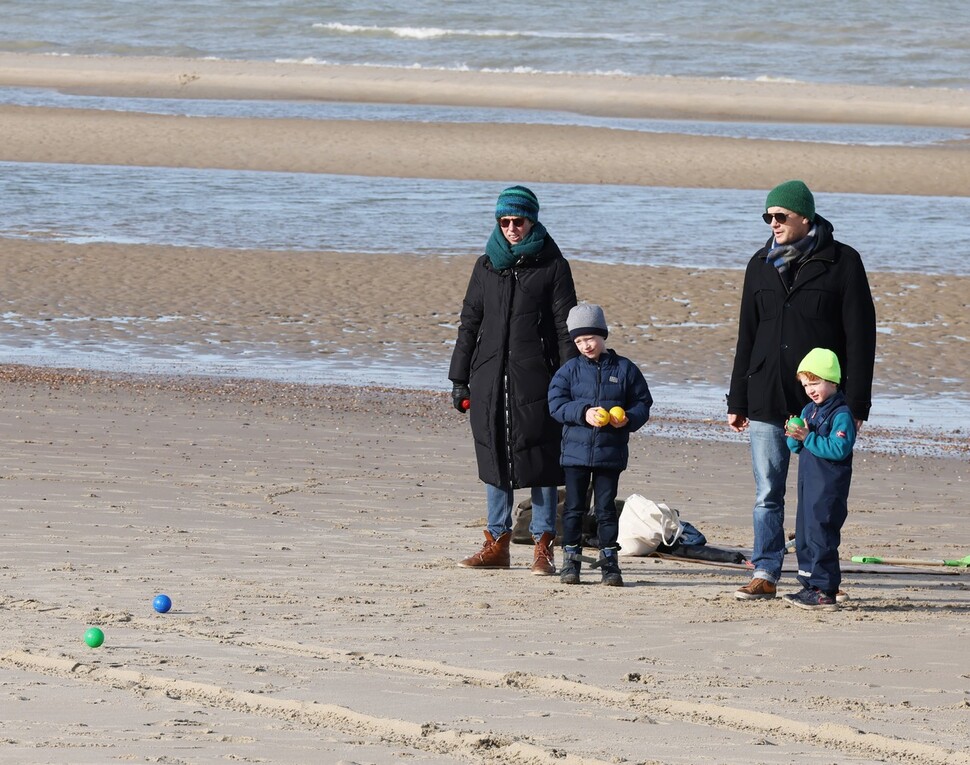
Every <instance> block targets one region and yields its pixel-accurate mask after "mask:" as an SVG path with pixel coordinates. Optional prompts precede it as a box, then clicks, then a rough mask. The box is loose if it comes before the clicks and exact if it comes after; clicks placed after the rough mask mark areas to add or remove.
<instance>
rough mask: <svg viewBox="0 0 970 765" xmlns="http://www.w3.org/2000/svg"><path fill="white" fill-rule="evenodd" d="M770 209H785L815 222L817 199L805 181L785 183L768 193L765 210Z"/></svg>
mask: <svg viewBox="0 0 970 765" xmlns="http://www.w3.org/2000/svg"><path fill="white" fill-rule="evenodd" d="M769 207H784V208H785V209H786V210H791V211H792V212H793V213H798V214H799V215H804V216H805V217H806V218H808V219H809V220H810V221H814V220H815V197H813V196H812V192H811V191H809V190H808V186H806V185H805V182H804V181H785V182H784V183H780V184H778V185H777V186H775V187H774V188H773V189H772V190H771V191H769V192H768V198H767V199H766V200H765V210H767V209H768V208H769Z"/></svg>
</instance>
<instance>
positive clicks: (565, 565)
mask: <svg viewBox="0 0 970 765" xmlns="http://www.w3.org/2000/svg"><path fill="white" fill-rule="evenodd" d="M562 549H563V553H562V566H561V567H560V569H559V581H560V582H562V583H563V584H579V568H580V566H582V565H583V564H582V561H581V560H580V555H582V552H583V548H581V547H579V546H577V545H566V546H565V547H563V548H562Z"/></svg>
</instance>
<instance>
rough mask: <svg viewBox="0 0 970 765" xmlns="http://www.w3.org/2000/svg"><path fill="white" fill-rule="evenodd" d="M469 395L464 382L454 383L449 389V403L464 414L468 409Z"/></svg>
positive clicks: (469, 392)
mask: <svg viewBox="0 0 970 765" xmlns="http://www.w3.org/2000/svg"><path fill="white" fill-rule="evenodd" d="M471 395H472V394H471V391H470V390H468V386H467V385H466V384H465V383H455V387H453V388H452V389H451V403H452V405H453V406H454V407H455V409H457V410H458V411H459V412H461V413H462V414H464V413H465V412H467V411H468V406H469V403H470V401H471Z"/></svg>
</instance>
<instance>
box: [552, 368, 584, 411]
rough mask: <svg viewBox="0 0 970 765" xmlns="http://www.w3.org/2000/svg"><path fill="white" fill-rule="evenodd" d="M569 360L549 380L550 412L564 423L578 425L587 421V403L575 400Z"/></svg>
mask: <svg viewBox="0 0 970 765" xmlns="http://www.w3.org/2000/svg"><path fill="white" fill-rule="evenodd" d="M569 366H570V365H569V362H567V363H566V364H565V365H564V366H561V367H559V369H558V370H557V371H556V373H555V374H554V375H553V376H552V380H551V381H550V382H549V414H551V415H552V418H553V419H554V420H555V421H556V422H560V423H562V424H563V425H576V424H579V423H585V422H586V409H587V408H588V407H587V405H586V404H583V403H580V402H578V401H573V394H572V385H571V384H570V382H569Z"/></svg>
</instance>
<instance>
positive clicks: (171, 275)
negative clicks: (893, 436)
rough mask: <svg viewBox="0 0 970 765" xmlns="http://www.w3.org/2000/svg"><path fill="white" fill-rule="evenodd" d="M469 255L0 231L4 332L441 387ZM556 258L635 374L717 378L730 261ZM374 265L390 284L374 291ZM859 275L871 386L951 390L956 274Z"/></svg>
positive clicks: (736, 273) (962, 354)
mask: <svg viewBox="0 0 970 765" xmlns="http://www.w3.org/2000/svg"><path fill="white" fill-rule="evenodd" d="M475 259H476V257H475V256H467V257H466V256H455V257H446V258H445V257H439V256H433V255H386V254H385V255H379V254H368V255H366V256H363V255H355V254H353V253H334V252H287V251H282V252H275V251H274V252H264V251H259V250H246V251H240V250H214V249H192V248H179V247H162V246H146V245H139V246H130V245H103V244H88V245H70V244H63V243H50V242H32V241H20V240H5V239H0V283H4V284H16V285H17V290H15V291H13V292H11V293H10V294H9V295H8V296H7V303H6V309H5V310H6V311H7V312H8V313H9V318H8V319H7V320H6V330H5V334H6V337H5V340H6V343H7V344H8V345H10V346H13V347H14V348H17V347H19V348H23V349H25V351H29V349H30V348H31V347H32V346H34V345H36V344H37V343H43V342H51V343H55V344H60V345H61V346H70V347H75V348H77V349H79V350H81V351H83V350H84V349H92V350H97V349H98V348H111V347H114V346H115V344H117V343H128V344H132V343H134V344H137V345H138V346H140V347H142V348H144V349H146V350H147V351H151V352H153V353H155V352H159V351H160V352H161V354H162V355H163V356H166V355H167V356H168V357H169V358H172V357H173V354H174V353H175V352H176V351H177V353H178V354H197V355H205V354H207V353H210V352H215V353H216V354H218V355H220V356H224V357H229V358H231V357H233V356H239V357H245V356H247V355H253V354H254V353H256V354H259V353H263V354H265V355H267V356H278V357H282V358H290V359H292V360H293V363H294V364H304V365H312V364H315V363H319V364H325V363H326V362H327V360H328V359H334V360H336V361H340V360H342V359H347V358H356V357H360V358H363V359H368V360H373V361H374V362H380V360H381V359H382V358H384V357H385V354H386V353H387V352H388V351H389V350H393V351H394V353H395V355H401V356H404V357H406V358H410V359H413V360H414V363H415V364H422V365H424V366H427V367H434V368H440V369H441V380H442V384H445V383H444V381H445V378H446V375H447V364H448V359H449V357H450V354H451V348H452V344H453V343H454V340H455V334H456V327H457V320H458V312H459V309H460V305H461V299H462V296H463V295H464V290H465V288H466V286H467V284H468V274H469V271H470V269H471V267H472V264H473V263H474V262H475ZM570 265H571V268H572V272H573V277H574V280H575V282H576V285H577V292H578V293H579V297H580V299H582V300H585V301H587V302H592V303H597V304H599V305H602V306H604V308H605V309H606V311H607V316H608V317H609V320H610V324H611V340H612V344H613V346H614V347H615V348H616V349H617V351H618V352H620V353H623V354H624V355H626V356H629V357H630V358H632V359H634V360H635V361H636V362H637V363H639V364H641V365H643V368H644V370H645V373H646V374H647V376H648V381H649V380H653V381H657V382H664V383H668V384H672V385H691V384H697V385H702V386H718V385H725V386H726V385H727V381H728V379H729V377H730V371H731V366H732V363H733V354H734V347H735V342H736V339H737V338H736V332H737V324H736V322H737V310H738V301H739V299H740V292H741V282H742V280H743V275H744V272H743V269H742V268H740V267H739V268H737V269H703V270H700V269H690V268H678V267H674V266H632V265H616V264H611V265H606V264H601V263H595V262H589V261H581V260H576V261H570ZM362 268H363V269H365V270H364V271H362ZM375 275H383V276H384V278H386V279H392V280H393V283H394V284H395V285H396V289H395V290H393V291H390V290H385V289H382V285H383V283H384V282H383V281H382V279H380V278H376V276H375ZM869 279H870V284H871V287H872V292H873V298H874V300H875V301H876V312H877V318H878V329H879V336H878V342H877V346H878V357H877V368H876V372H875V378H876V383H877V387H876V391H875V392H874V395H876V396H878V393H879V392H884V393H887V394H892V395H894V396H921V397H925V398H932V397H933V396H936V395H941V394H946V395H959V394H962V393H963V392H964V391H965V389H966V386H967V383H968V381H970V354H968V353H967V352H966V350H967V344H968V342H970V341H968V338H970V276H955V275H947V276H926V275H920V274H912V273H905V272H904V273H893V272H882V271H876V272H872V273H870V274H869ZM52 284H56V285H59V291H60V295H59V297H58V299H57V301H56V302H52V299H51V289H50V285H52ZM166 349H174V351H173V350H166ZM725 389H726V388H725Z"/></svg>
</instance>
